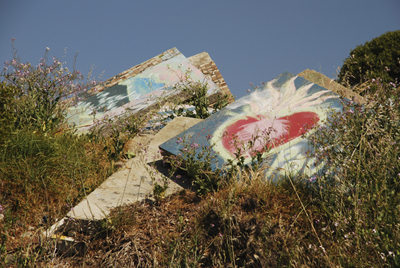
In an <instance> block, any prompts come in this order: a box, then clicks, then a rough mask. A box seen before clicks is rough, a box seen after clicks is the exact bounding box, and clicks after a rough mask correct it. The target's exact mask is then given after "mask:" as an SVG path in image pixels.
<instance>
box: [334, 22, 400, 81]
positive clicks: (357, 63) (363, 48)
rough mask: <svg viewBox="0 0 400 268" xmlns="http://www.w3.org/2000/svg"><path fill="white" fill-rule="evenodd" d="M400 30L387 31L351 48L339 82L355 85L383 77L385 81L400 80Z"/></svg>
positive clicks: (341, 70)
mask: <svg viewBox="0 0 400 268" xmlns="http://www.w3.org/2000/svg"><path fill="white" fill-rule="evenodd" d="M399 44H400V30H398V31H393V32H387V33H385V34H382V35H381V36H379V37H377V38H374V39H372V40H371V41H369V42H366V43H365V44H364V45H359V46H357V47H356V48H355V49H353V50H351V52H350V56H349V57H348V58H346V59H345V60H344V63H343V66H342V67H341V69H340V73H339V83H341V84H343V85H345V86H351V87H353V86H355V85H357V84H361V83H364V82H365V81H368V80H372V79H376V78H378V77H379V78H381V79H382V82H384V83H390V82H392V83H394V82H396V80H397V81H399V80H400V48H399Z"/></svg>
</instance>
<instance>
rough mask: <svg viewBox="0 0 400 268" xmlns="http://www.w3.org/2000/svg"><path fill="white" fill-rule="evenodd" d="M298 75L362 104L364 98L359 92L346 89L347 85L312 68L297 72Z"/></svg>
mask: <svg viewBox="0 0 400 268" xmlns="http://www.w3.org/2000/svg"><path fill="white" fill-rule="evenodd" d="M298 76H300V77H303V78H304V79H307V80H308V81H310V82H313V83H315V84H317V85H319V86H321V87H324V88H326V89H329V90H330V91H333V92H335V93H337V94H339V95H340V96H342V97H343V98H347V99H353V98H354V100H355V101H357V102H358V103H360V104H364V103H365V100H364V98H363V97H361V96H360V95H359V94H357V93H356V92H354V91H352V90H350V89H348V88H347V87H344V86H342V85H341V84H339V83H336V82H335V81H334V80H333V79H330V78H329V77H327V76H325V75H323V74H321V73H319V72H317V71H314V70H310V69H307V70H304V71H302V72H301V73H299V74H298Z"/></svg>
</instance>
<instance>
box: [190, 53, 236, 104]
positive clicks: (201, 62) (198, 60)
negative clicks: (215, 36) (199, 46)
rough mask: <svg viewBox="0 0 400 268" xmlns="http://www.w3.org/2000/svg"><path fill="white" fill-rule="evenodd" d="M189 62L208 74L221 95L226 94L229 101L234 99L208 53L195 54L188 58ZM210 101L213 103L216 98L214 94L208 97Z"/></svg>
mask: <svg viewBox="0 0 400 268" xmlns="http://www.w3.org/2000/svg"><path fill="white" fill-rule="evenodd" d="M188 60H190V62H191V63H192V64H193V65H194V66H196V67H197V68H198V69H199V70H200V71H201V72H202V73H203V74H204V75H206V76H209V77H210V78H211V80H212V81H213V82H214V83H215V84H216V85H217V86H218V87H219V88H220V90H221V91H220V92H218V93H217V94H219V95H220V96H221V97H222V96H223V95H227V96H228V100H229V103H232V102H234V101H235V99H234V98H233V95H232V93H231V91H230V90H229V88H228V85H227V84H226V82H225V80H224V78H223V76H222V75H221V72H220V71H219V69H218V67H217V65H216V64H215V62H214V61H213V60H212V59H211V57H210V55H209V54H208V53H207V52H202V53H199V54H197V55H194V56H191V57H189V58H188ZM209 98H210V103H211V104H212V103H214V102H215V101H216V99H217V96H216V94H214V95H212V96H210V97H209Z"/></svg>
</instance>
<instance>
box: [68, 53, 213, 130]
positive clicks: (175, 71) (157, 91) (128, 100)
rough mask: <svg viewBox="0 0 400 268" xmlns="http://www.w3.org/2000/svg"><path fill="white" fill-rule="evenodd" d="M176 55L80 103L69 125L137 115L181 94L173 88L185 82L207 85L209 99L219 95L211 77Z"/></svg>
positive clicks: (73, 110) (86, 124) (87, 123)
mask: <svg viewBox="0 0 400 268" xmlns="http://www.w3.org/2000/svg"><path fill="white" fill-rule="evenodd" d="M174 51H175V55H173V56H172V57H170V58H168V59H166V60H164V61H162V62H160V63H158V64H156V65H154V66H150V67H148V68H145V69H144V70H143V71H142V72H140V73H139V74H136V75H134V76H131V77H128V78H126V79H120V81H119V82H118V83H116V84H114V85H112V86H111V87H109V88H106V89H104V90H103V91H101V92H99V93H97V94H95V95H92V96H90V97H89V98H87V99H84V100H81V101H79V102H78V105H77V107H73V108H71V109H70V110H69V115H68V116H69V122H70V123H71V124H75V125H76V126H86V128H88V127H90V125H92V124H93V121H94V120H95V119H100V120H101V119H102V118H105V117H108V118H112V117H115V116H118V115H121V114H123V113H125V112H127V111H130V112H132V113H136V112H138V111H141V110H143V109H146V108H148V107H150V106H152V105H154V104H156V103H157V101H158V100H160V98H161V97H162V98H164V97H169V96H172V95H174V94H177V93H179V90H176V89H175V88H174V87H173V85H175V84H177V83H178V82H180V81H182V80H185V79H190V80H191V81H195V82H204V83H207V84H208V92H207V94H208V95H212V94H215V93H217V92H218V91H219V88H218V87H217V86H216V85H215V83H213V82H212V81H211V79H210V78H209V77H206V76H205V75H204V74H203V73H202V72H201V71H200V70H199V69H197V68H196V67H195V66H194V65H193V64H192V63H191V62H190V61H189V60H188V59H187V58H186V57H185V56H183V55H182V54H181V53H180V52H179V51H178V50H177V49H174Z"/></svg>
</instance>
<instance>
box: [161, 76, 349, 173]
mask: <svg viewBox="0 0 400 268" xmlns="http://www.w3.org/2000/svg"><path fill="white" fill-rule="evenodd" d="M342 108H343V107H342V104H341V102H340V96H339V95H338V94H336V93H334V92H332V91H330V90H328V89H326V88H323V87H321V86H319V85H317V84H314V83H311V82H310V81H308V80H306V79H304V78H302V77H299V76H295V75H293V74H291V73H289V72H286V73H283V74H281V75H279V76H278V77H276V78H275V79H274V80H272V81H270V82H268V83H266V84H265V85H264V86H262V87H259V88H258V89H256V90H254V91H253V92H251V93H249V94H248V95H246V96H244V97H242V98H240V99H238V100H237V101H236V102H234V103H232V104H230V105H228V106H227V107H225V108H224V109H222V110H220V111H219V112H217V113H215V114H214V115H212V116H211V117H209V118H207V119H206V120H204V121H203V122H201V123H199V124H197V125H195V126H193V127H192V128H190V129H188V130H187V131H184V132H182V133H181V134H179V135H177V136H175V137H174V138H172V139H171V140H169V141H167V142H165V143H163V144H161V145H160V149H161V150H162V151H163V154H164V155H168V154H173V155H182V157H183V158H184V159H187V158H188V155H186V153H185V152H186V151H185V150H183V149H184V148H185V147H186V146H190V148H192V150H193V148H197V149H196V150H195V153H196V155H197V156H199V155H200V153H201V151H202V147H204V146H207V147H209V148H210V150H211V152H212V155H213V156H214V157H215V162H213V163H212V167H213V169H214V170H215V169H217V168H226V167H227V164H228V162H229V160H234V161H235V153H237V152H238V150H239V149H240V150H241V154H242V156H243V157H244V164H249V163H250V162H251V159H252V156H254V154H255V152H256V151H260V152H262V153H263V158H264V163H265V165H266V166H268V167H269V168H267V169H266V174H265V175H266V177H271V176H273V175H274V176H275V175H278V174H296V173H306V174H313V173H315V172H317V171H318V169H319V168H321V166H319V165H317V166H314V163H315V159H314V158H311V157H308V156H307V151H308V150H310V149H312V148H309V146H308V141H307V139H305V137H308V136H309V135H312V134H313V133H314V132H315V129H316V128H315V127H316V126H318V125H321V124H322V122H323V121H324V120H325V119H326V118H327V117H328V115H329V111H331V110H334V111H340V110H341V109H342ZM313 127H314V128H313ZM177 142H178V143H179V144H178V145H177ZM249 142H252V143H253V147H252V149H247V148H246V146H248V144H249ZM265 148H267V149H268V150H267V151H265ZM186 150H187V148H186ZM189 151H190V150H189Z"/></svg>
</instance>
